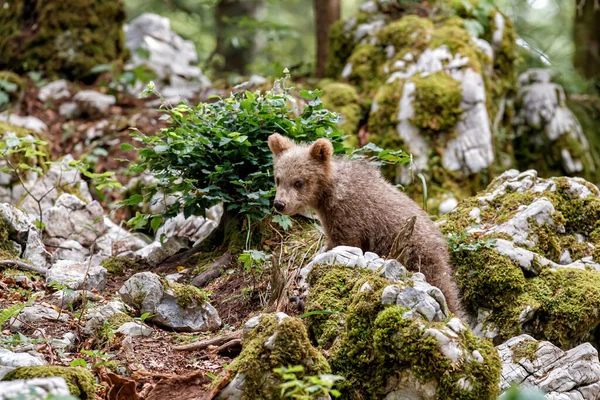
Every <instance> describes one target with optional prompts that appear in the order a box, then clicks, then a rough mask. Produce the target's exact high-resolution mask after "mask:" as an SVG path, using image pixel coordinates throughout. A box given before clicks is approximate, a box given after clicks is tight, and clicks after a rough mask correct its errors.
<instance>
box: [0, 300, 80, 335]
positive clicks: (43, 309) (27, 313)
mask: <svg viewBox="0 0 600 400" xmlns="http://www.w3.org/2000/svg"><path fill="white" fill-rule="evenodd" d="M67 319H68V317H67V315H65V314H62V313H60V312H58V311H56V310H55V309H54V308H52V307H48V306H45V305H42V304H33V305H31V306H28V307H25V308H24V309H23V310H21V312H20V313H19V315H18V316H17V317H13V318H11V320H10V321H9V325H10V330H11V331H12V332H19V331H20V330H21V329H22V328H23V326H24V325H25V324H35V323H36V322H38V321H41V320H46V321H60V322H65V321H67Z"/></svg>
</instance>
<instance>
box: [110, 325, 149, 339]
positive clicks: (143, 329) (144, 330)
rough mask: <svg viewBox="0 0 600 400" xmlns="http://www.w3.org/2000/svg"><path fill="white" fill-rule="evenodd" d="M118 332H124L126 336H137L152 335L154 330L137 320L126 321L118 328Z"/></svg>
mask: <svg viewBox="0 0 600 400" xmlns="http://www.w3.org/2000/svg"><path fill="white" fill-rule="evenodd" d="M117 332H119V333H122V334H123V335H126V336H131V337H137V336H144V337H148V336H151V335H152V332H153V330H152V329H151V328H150V327H149V326H148V325H145V324H142V323H137V322H125V323H124V324H123V325H121V326H120V327H119V329H117Z"/></svg>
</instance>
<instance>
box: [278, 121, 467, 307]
mask: <svg viewBox="0 0 600 400" xmlns="http://www.w3.org/2000/svg"><path fill="white" fill-rule="evenodd" d="M269 148H270V149H271V151H272V152H273V155H274V175H275V184H276V186H277V194H276V196H275V202H274V206H275V209H276V210H277V211H278V212H280V213H282V214H286V215H293V214H296V213H297V212H300V211H302V210H303V209H305V208H306V207H310V208H311V209H313V210H314V211H316V213H317V214H318V216H319V219H320V220H321V222H322V223H323V225H324V228H325V233H326V235H327V250H329V249H332V248H334V247H336V246H340V245H344V246H354V247H360V248H361V249H362V250H363V251H371V252H374V253H377V254H378V255H380V256H382V257H385V256H387V255H388V254H389V253H390V250H391V248H392V245H393V243H394V240H395V238H396V237H397V236H398V233H399V232H400V230H401V229H402V227H404V226H406V224H407V220H409V219H410V218H411V217H413V216H415V217H416V221H415V223H414V228H413V233H412V235H411V236H410V237H409V239H408V241H409V243H407V244H406V245H405V247H404V249H405V250H407V251H408V252H407V253H406V254H408V255H407V259H405V260H403V262H404V264H405V266H406V268H408V269H409V270H411V271H420V272H422V273H423V274H424V275H425V277H426V278H427V281H428V282H429V283H430V284H432V285H434V286H437V287H438V288H440V289H441V290H442V292H443V293H444V296H445V297H446V301H447V303H448V308H450V311H452V312H453V313H455V314H456V315H458V316H462V315H464V314H463V311H462V307H461V304H460V300H459V297H458V288H457V286H456V283H455V282H454V280H453V278H452V268H451V266H450V263H449V256H448V247H447V244H446V240H445V239H444V236H443V235H442V233H441V232H440V230H439V229H438V228H437V226H436V225H435V224H434V223H433V222H432V221H431V219H430V218H429V216H428V215H427V214H426V213H425V212H424V211H423V209H421V207H419V206H418V205H417V204H416V203H415V202H414V201H413V200H411V199H410V198H409V197H408V196H406V195H405V194H404V193H402V192H401V191H400V190H398V189H397V188H396V187H394V186H393V185H391V184H390V183H389V182H388V181H387V180H385V178H383V176H382V175H381V173H380V171H379V168H378V167H377V166H376V165H374V164H372V163H369V162H366V161H363V160H349V159H344V158H337V157H333V146H332V144H331V142H330V141H329V140H327V139H318V140H317V141H315V142H314V143H313V144H312V145H300V144H296V143H294V142H293V141H292V140H290V139H288V138H286V137H284V136H281V135H280V134H277V133H276V134H273V135H271V136H269Z"/></svg>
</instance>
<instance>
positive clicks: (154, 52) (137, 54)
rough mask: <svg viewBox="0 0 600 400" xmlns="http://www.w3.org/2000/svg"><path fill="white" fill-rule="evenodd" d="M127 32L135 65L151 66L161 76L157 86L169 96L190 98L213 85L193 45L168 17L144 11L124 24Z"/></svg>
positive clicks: (178, 98)
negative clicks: (172, 24)
mask: <svg viewBox="0 0 600 400" xmlns="http://www.w3.org/2000/svg"><path fill="white" fill-rule="evenodd" d="M124 31H125V37H126V39H125V40H126V45H127V47H128V48H129V50H130V51H131V54H132V65H133V66H137V65H147V66H149V67H150V68H152V69H153V70H154V71H155V72H156V74H157V75H158V78H159V81H158V82H157V84H158V89H159V90H160V91H161V92H162V93H163V95H164V96H166V98H172V99H177V100H180V99H185V98H190V97H193V96H195V95H197V94H198V93H199V92H200V91H202V90H204V89H206V88H208V87H210V85H211V83H210V80H209V79H208V78H206V77H205V76H204V75H203V74H202V72H201V71H200V68H198V67H197V66H196V64H197V63H198V55H197V53H196V48H195V47H194V44H193V43H192V42H191V41H189V40H184V39H182V38H181V36H179V35H177V34H176V33H175V32H173V31H172V30H171V26H170V22H169V20H168V19H167V18H165V17H161V16H160V15H156V14H150V13H144V14H142V15H140V16H139V17H137V18H134V19H133V20H132V21H131V22H130V23H129V24H127V25H125V27H124ZM143 53H147V56H146V55H143Z"/></svg>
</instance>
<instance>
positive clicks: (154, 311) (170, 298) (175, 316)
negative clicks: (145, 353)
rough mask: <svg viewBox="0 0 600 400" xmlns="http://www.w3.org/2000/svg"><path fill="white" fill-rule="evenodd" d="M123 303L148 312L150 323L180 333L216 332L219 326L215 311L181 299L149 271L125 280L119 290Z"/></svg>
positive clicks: (209, 305)
mask: <svg viewBox="0 0 600 400" xmlns="http://www.w3.org/2000/svg"><path fill="white" fill-rule="evenodd" d="M119 295H120V296H121V298H122V299H123V301H124V302H125V303H127V304H128V305H129V306H131V307H135V308H137V309H139V310H140V312H141V313H147V312H148V313H150V314H151V315H152V317H151V320H152V321H153V322H154V323H157V324H159V325H162V326H165V327H167V328H172V329H175V330H177V331H184V332H200V331H207V330H216V329H218V328H219V327H220V326H221V319H220V318H219V314H218V313H217V310H215V308H214V307H213V306H212V305H211V304H210V303H209V302H208V301H197V300H196V299H190V301H187V300H186V303H185V304H181V299H180V298H179V297H178V295H177V293H176V291H175V290H174V289H173V288H172V287H170V286H166V285H163V282H162V281H161V280H160V278H159V277H158V276H157V275H156V274H153V273H151V272H140V273H137V274H135V275H133V276H132V277H131V278H129V279H128V280H127V281H126V282H125V284H124V285H123V286H122V287H121V289H119Z"/></svg>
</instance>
